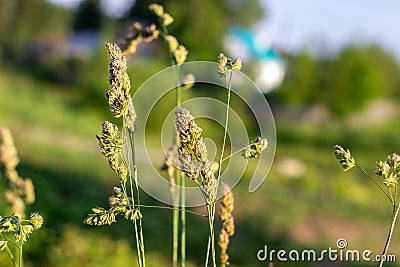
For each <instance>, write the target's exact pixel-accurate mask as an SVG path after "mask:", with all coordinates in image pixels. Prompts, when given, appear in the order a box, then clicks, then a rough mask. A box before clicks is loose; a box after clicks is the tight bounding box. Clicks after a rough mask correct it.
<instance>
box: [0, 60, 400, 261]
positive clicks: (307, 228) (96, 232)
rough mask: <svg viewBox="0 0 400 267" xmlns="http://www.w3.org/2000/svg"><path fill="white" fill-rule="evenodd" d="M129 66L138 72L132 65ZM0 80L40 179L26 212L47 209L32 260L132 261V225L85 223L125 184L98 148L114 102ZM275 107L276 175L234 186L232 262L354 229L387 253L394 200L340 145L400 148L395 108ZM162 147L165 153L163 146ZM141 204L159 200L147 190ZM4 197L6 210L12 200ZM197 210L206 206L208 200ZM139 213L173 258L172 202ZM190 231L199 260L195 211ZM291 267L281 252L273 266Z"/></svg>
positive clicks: (318, 243) (375, 150)
mask: <svg viewBox="0 0 400 267" xmlns="http://www.w3.org/2000/svg"><path fill="white" fill-rule="evenodd" d="M105 68H106V65H105ZM131 73H132V74H133V76H135V77H138V76H136V74H135V67H132V70H131ZM106 77H107V74H106V69H105V71H104V74H103V76H102V78H101V79H102V81H101V82H99V84H103V87H100V88H98V90H99V91H100V92H103V91H104V88H106V86H107V78H106ZM140 77H146V75H144V74H142V75H141V76H140ZM138 79H139V78H138ZM0 90H1V97H0V125H1V126H5V127H9V128H10V129H11V131H12V133H13V135H14V138H15V142H16V146H17V148H18V151H19V156H20V158H21V163H20V165H19V166H18V171H19V172H20V175H21V176H23V177H27V176H28V177H31V178H32V179H33V182H34V184H35V187H36V195H37V200H36V202H35V204H34V205H33V206H32V207H31V208H30V210H32V211H38V212H40V213H41V214H43V215H44V217H45V220H46V222H45V227H44V229H41V230H40V231H38V232H37V233H34V234H33V235H32V237H31V239H30V241H29V242H28V245H27V248H26V254H25V258H26V263H25V266H26V267H30V266H43V267H46V266H49V267H50V266H52V267H57V266H63V267H66V266H128V265H129V266H135V264H136V260H135V255H136V254H135V251H134V242H133V237H132V236H130V233H132V229H131V225H129V224H127V223H124V222H122V221H121V222H119V223H118V225H112V226H104V227H101V228H99V227H88V226H85V225H84V224H83V223H82V221H83V219H84V218H85V216H86V214H87V213H88V212H89V211H90V208H91V207H93V206H96V205H104V206H105V205H106V204H107V196H108V195H109V194H110V193H111V189H112V187H113V186H114V185H116V183H117V180H116V179H115V178H114V177H113V174H112V172H111V171H110V170H109V168H108V166H107V162H106V161H105V160H104V159H103V158H102V156H101V155H100V153H99V152H98V151H97V142H96V139H95V134H98V133H100V125H101V123H102V122H103V121H104V120H110V119H111V116H110V115H108V113H107V106H106V101H105V100H104V101H102V102H99V103H98V106H94V105H84V104H82V103H80V102H79V101H77V98H76V96H77V94H76V93H71V92H70V90H72V89H71V88H57V85H54V84H52V83H47V82H44V81H42V80H37V79H35V78H33V77H31V76H29V75H25V74H23V73H17V72H14V71H12V70H7V69H3V70H2V71H1V72H0ZM74 90H75V91H74V92H76V90H77V89H76V88H75V89H74ZM267 98H268V97H267ZM272 108H273V111H274V112H275V111H276V110H275V109H274V106H273V107H272ZM101 110H103V112H102V111H101ZM275 115H276V117H275V119H276V126H277V138H278V143H277V149H276V157H275V163H274V164H273V166H272V169H271V171H270V173H269V175H268V178H267V179H266V181H265V182H264V184H263V185H262V187H261V188H260V189H259V190H257V191H256V192H254V193H248V191H247V187H248V179H247V180H246V177H244V178H243V179H242V180H241V182H240V183H239V185H238V186H237V187H236V188H235V189H234V194H235V199H236V202H235V203H236V210H235V213H234V215H235V220H236V224H237V225H236V234H235V235H234V236H233V238H232V240H231V244H230V247H229V254H230V260H231V263H232V266H267V263H266V262H259V261H258V260H257V257H256V253H257V251H258V250H260V249H262V248H263V247H264V245H268V247H270V248H273V249H276V250H278V249H286V250H291V249H310V248H315V249H317V251H318V250H322V249H326V248H328V247H329V246H330V247H333V248H335V247H336V240H337V239H339V238H345V239H347V241H348V243H349V248H350V249H360V250H363V249H370V250H372V251H373V252H374V253H375V254H378V253H380V252H381V250H382V249H383V245H384V243H385V240H386V234H387V232H388V228H389V224H390V219H391V207H390V205H389V203H388V202H387V200H386V199H385V197H384V196H383V194H381V192H379V191H378V189H377V188H376V186H375V185H374V184H373V183H372V182H371V181H370V180H369V179H368V178H367V177H365V176H363V175H362V174H361V173H360V172H358V171H357V170H353V171H350V172H348V173H344V172H343V171H342V170H341V168H340V166H339V164H338V163H337V161H336V159H335V158H334V157H333V154H332V148H333V145H334V144H336V143H339V144H342V145H343V146H345V147H348V148H351V150H352V153H353V155H354V156H355V157H356V159H357V161H358V162H359V164H360V165H361V166H364V167H365V169H366V170H367V171H368V172H369V173H372V172H373V171H374V169H375V162H376V161H378V160H384V159H385V158H386V156H387V154H388V153H391V152H395V151H400V145H399V143H398V140H397V137H398V132H399V129H400V128H399V124H398V122H397V121H398V120H397V118H398V117H393V118H392V119H390V120H388V121H384V122H379V123H377V124H371V125H366V126H362V127H354V125H352V124H351V123H349V122H348V121H346V120H345V119H343V120H342V119H340V120H339V119H333V120H329V121H324V122H320V123H310V122H308V121H307V120H296V119H287V118H286V117H284V116H281V114H280V113H279V112H278V111H276V114H275ZM200 126H201V127H204V128H207V127H208V126H207V125H200ZM146 138H147V137H146ZM154 138H157V137H156V136H155V137H154ZM154 147H155V148H157V142H155V145H154ZM155 153H158V152H155ZM156 157H158V158H160V159H162V153H161V151H160V152H159V155H158V156H156ZM293 162H294V165H293ZM160 163H161V162H160ZM141 167H143V168H145V167H146V166H141ZM249 171H251V168H249ZM142 202H143V203H146V204H152V205H154V204H156V205H162V203H158V202H157V201H155V200H154V199H152V198H151V197H149V196H144V197H143V200H142ZM0 207H1V208H2V210H4V209H3V208H4V204H0ZM196 211H199V212H204V210H202V209H201V208H198V209H196ZM143 215H144V231H145V242H146V243H145V245H146V253H147V260H148V263H149V266H169V265H170V262H171V260H170V258H171V246H170V244H171V224H172V222H171V221H172V214H171V212H170V211H167V210H155V209H145V210H143ZM217 225H218V224H217ZM187 229H188V233H187V253H188V260H189V263H188V266H201V265H202V264H203V259H204V253H205V247H206V243H207V233H208V232H207V231H208V227H207V221H206V220H205V219H204V218H199V217H197V216H194V215H190V214H188V222H187ZM127 233H128V234H127ZM399 249H400V239H399V238H398V235H396V234H395V236H394V238H393V241H392V245H391V248H390V251H389V253H394V254H395V252H397V251H399ZM10 264H11V263H10V261H9V259H8V258H7V257H6V255H5V253H0V265H1V266H10ZM323 264H324V263H320V264H319V265H318V264H313V263H305V262H302V263H296V266H328V265H323ZM288 265H289V266H290V264H285V263H279V262H276V263H275V265H274V266H278V267H279V266H288ZM329 266H331V265H329ZM334 266H366V263H365V262H364V263H363V262H361V263H359V264H358V265H357V263H353V264H352V265H351V264H350V263H343V264H342V265H340V264H338V265H334ZM368 266H374V264H370V265H368ZM385 266H391V265H390V264H387V265H385ZM393 266H394V265H393Z"/></svg>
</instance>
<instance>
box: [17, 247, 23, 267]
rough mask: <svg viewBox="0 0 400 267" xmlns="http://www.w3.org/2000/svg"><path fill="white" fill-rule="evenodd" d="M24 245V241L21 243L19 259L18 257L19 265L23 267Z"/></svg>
mask: <svg viewBox="0 0 400 267" xmlns="http://www.w3.org/2000/svg"><path fill="white" fill-rule="evenodd" d="M23 247H24V245H23V244H22V242H21V243H20V244H19V255H18V256H19V259H18V267H23V266H24V262H23V254H22V253H23Z"/></svg>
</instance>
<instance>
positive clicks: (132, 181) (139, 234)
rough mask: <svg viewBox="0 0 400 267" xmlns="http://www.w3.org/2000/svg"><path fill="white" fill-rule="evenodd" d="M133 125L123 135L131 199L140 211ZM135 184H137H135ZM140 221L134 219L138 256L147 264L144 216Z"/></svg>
mask: <svg viewBox="0 0 400 267" xmlns="http://www.w3.org/2000/svg"><path fill="white" fill-rule="evenodd" d="M130 128H131V127H127V126H126V125H125V126H124V131H123V133H125V134H123V136H125V138H124V139H125V140H126V142H125V144H126V146H125V151H126V152H125V157H126V159H127V161H128V162H129V163H130V165H129V179H128V181H129V186H130V192H131V199H132V202H133V204H135V203H137V209H138V210H139V212H140V208H141V202H140V190H139V183H138V177H137V166H136V156H135V139H134V136H133V131H132V130H130ZM133 185H135V186H133ZM134 192H136V196H137V198H136V200H137V201H136V202H135V201H134V199H135V194H134ZM138 221H139V223H137V222H136V220H134V221H133V224H134V230H135V237H136V240H137V249H138V254H139V255H138V257H139V265H140V264H141V265H140V266H146V257H145V249H144V237H143V226H142V218H141V217H139V219H138Z"/></svg>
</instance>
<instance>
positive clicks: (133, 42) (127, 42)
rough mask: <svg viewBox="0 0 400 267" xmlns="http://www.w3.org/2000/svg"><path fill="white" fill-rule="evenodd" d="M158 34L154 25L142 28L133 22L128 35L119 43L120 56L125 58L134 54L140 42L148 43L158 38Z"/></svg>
mask: <svg viewBox="0 0 400 267" xmlns="http://www.w3.org/2000/svg"><path fill="white" fill-rule="evenodd" d="M159 34H160V32H159V31H158V30H157V27H156V25H155V24H150V26H147V27H143V25H142V24H140V23H139V22H134V23H133V24H132V25H131V26H130V27H129V31H128V34H127V35H126V37H125V38H124V40H123V41H122V42H121V44H120V47H121V51H122V54H123V55H125V56H128V55H131V54H134V53H136V50H137V47H138V45H139V44H140V42H142V41H144V42H146V43H149V42H151V41H153V40H155V39H157V38H158V36H159Z"/></svg>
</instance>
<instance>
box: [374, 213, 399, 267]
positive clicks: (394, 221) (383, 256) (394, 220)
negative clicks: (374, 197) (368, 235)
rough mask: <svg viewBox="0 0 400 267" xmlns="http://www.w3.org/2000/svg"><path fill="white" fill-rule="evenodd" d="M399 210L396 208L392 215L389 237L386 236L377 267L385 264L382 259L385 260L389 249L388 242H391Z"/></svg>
mask: <svg viewBox="0 0 400 267" xmlns="http://www.w3.org/2000/svg"><path fill="white" fill-rule="evenodd" d="M399 210H400V207H398V206H397V207H396V209H395V211H394V214H393V219H392V224H391V226H390V231H389V235H388V237H387V239H386V244H385V248H384V249H383V252H382V255H381V261H380V264H379V267H382V266H383V263H384V262H385V261H384V259H385V258H386V253H387V250H388V248H389V245H390V241H391V240H392V235H393V230H394V227H395V225H396V221H397V215H398V214H399Z"/></svg>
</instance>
